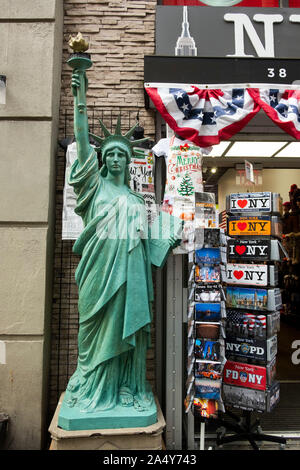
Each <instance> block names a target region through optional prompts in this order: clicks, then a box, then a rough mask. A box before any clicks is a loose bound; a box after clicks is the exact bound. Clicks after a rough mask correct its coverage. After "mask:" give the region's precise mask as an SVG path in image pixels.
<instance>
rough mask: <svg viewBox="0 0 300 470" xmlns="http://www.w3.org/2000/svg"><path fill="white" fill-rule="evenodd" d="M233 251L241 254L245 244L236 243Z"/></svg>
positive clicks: (244, 249)
mask: <svg viewBox="0 0 300 470" xmlns="http://www.w3.org/2000/svg"><path fill="white" fill-rule="evenodd" d="M235 251H236V252H237V254H238V255H243V254H244V253H245V251H246V247H245V245H237V246H236V247H235Z"/></svg>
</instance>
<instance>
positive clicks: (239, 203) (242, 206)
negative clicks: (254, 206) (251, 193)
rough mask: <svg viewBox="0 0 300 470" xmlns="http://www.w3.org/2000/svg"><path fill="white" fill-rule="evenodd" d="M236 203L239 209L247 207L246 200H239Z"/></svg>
mask: <svg viewBox="0 0 300 470" xmlns="http://www.w3.org/2000/svg"><path fill="white" fill-rule="evenodd" d="M237 203H238V206H240V208H241V209H244V207H245V206H246V205H247V199H239V200H238V202H237Z"/></svg>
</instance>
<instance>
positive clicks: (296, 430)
mask: <svg viewBox="0 0 300 470" xmlns="http://www.w3.org/2000/svg"><path fill="white" fill-rule="evenodd" d="M252 138H255V136H253V137H252ZM299 145H300V144H299ZM299 156H300V153H299ZM247 159H249V160H251V161H252V163H253V165H254V167H255V163H256V159H255V158H248V157H247ZM208 164H209V159H206V160H205V162H204V165H205V166H208ZM211 164H213V165H214V168H216V169H217V170H216V172H215V173H214V175H213V177H208V178H207V182H208V186H207V187H205V190H206V191H211V189H212V188H213V186H212V184H211V185H209V183H213V185H214V188H215V189H214V192H215V193H217V194H218V201H217V202H218V203H219V207H220V210H221V212H222V210H223V209H224V197H225V196H226V195H227V194H229V193H230V192H231V193H232V192H236V191H237V192H246V191H247V189H246V188H245V187H244V186H243V185H241V189H240V190H238V184H237V185H236V186H235V187H233V185H234V183H237V182H238V181H239V178H240V175H239V173H240V168H241V162H240V163H239V164H236V163H235V161H233V162H232V166H231V167H230V166H228V167H226V168H225V169H224V167H219V165H220V164H221V159H218V161H216V160H215V161H213V162H212V163H211ZM239 165H240V166H239ZM270 166H271V164H270V162H268V163H267V162H266V161H265V162H262V161H260V163H259V164H258V165H257V164H256V168H259V171H260V173H261V174H260V178H261V179H260V185H259V191H264V190H266V191H270V190H271V191H272V192H279V193H281V192H283V194H282V197H283V202H288V201H289V191H290V188H291V186H292V185H294V184H298V186H300V170H299V165H298V164H294V168H285V164H284V161H281V168H277V169H274V168H270ZM207 172H209V169H208V170H207ZM264 176H265V178H264ZM277 177H280V178H281V179H283V186H282V185H281V184H280V186H281V188H282V187H285V191H282V189H281V188H280V187H279V184H277V181H278V180H277ZM234 180H235V181H234ZM271 181H273V183H272V184H273V186H272V187H270V182H271ZM248 190H250V191H255V190H257V189H255V186H254V187H253V189H248ZM285 236H287V237H288V239H290V240H289V242H286V243H285V245H286V247H287V248H288V254H289V257H288V258H287V259H285V260H284V261H283V262H282V263H281V264H280V265H279V269H280V271H279V279H280V285H279V287H280V289H281V292H282V301H283V307H282V310H281V316H280V332H279V333H278V353H277V359H276V377H277V380H278V381H279V382H280V401H279V404H278V405H277V406H276V407H275V408H274V410H273V411H272V412H271V413H264V414H263V415H262V417H261V425H262V428H263V430H264V431H267V432H279V431H280V432H283V433H287V435H292V436H293V437H296V436H298V435H299V436H300V258H299V259H298V249H299V250H300V234H299V238H298V235H297V232H295V236H294V235H293V234H292V236H291V237H289V236H288V235H285Z"/></svg>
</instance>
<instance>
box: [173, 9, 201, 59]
mask: <svg viewBox="0 0 300 470" xmlns="http://www.w3.org/2000/svg"><path fill="white" fill-rule="evenodd" d="M189 28H190V25H189V21H188V11H187V7H186V6H184V7H183V20H182V31H181V36H179V38H178V39H177V42H176V47H175V55H176V56H196V55H197V47H196V45H195V41H194V39H193V38H192V37H191V35H190V29H189Z"/></svg>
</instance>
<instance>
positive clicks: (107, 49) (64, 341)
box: [48, 0, 156, 421]
mask: <svg viewBox="0 0 300 470" xmlns="http://www.w3.org/2000/svg"><path fill="white" fill-rule="evenodd" d="M155 7H156V1H143V0H135V1H131V0H128V1H126V0H110V1H108V0H84V1H83V0H64V13H65V15H64V43H63V63H62V88H61V106H60V134H59V139H60V141H61V140H62V139H64V138H65V137H66V136H67V137H69V138H70V140H72V136H73V96H72V94H71V90H70V79H71V69H70V68H69V67H68V65H67V64H66V60H67V58H68V56H69V54H70V49H69V47H68V39H69V35H72V36H76V34H77V33H78V32H79V31H80V32H81V33H82V35H83V36H84V38H85V39H86V40H88V42H89V44H90V48H89V52H90V53H91V58H92V61H93V67H92V68H91V69H90V70H88V72H87V73H88V80H89V88H88V93H87V105H88V113H89V118H90V121H89V122H90V127H91V128H92V131H93V132H95V133H98V132H99V135H101V131H100V129H99V127H98V126H97V122H98V121H97V118H98V117H100V118H101V119H102V120H103V121H104V123H105V124H106V126H107V127H108V128H110V129H114V125H115V122H116V118H117V116H118V114H121V116H122V128H123V132H124V131H125V130H128V129H129V127H130V126H132V125H133V124H134V123H135V122H136V116H137V113H138V112H139V119H140V125H142V126H143V127H144V129H145V136H147V137H150V138H152V139H154V132H155V122H154V115H153V111H147V110H145V105H144V87H143V83H144V81H143V67H144V55H147V54H153V53H154V29H155ZM56 163H57V172H56V229H55V237H56V241H55V259H54V262H55V266H54V291H53V307H52V347H51V370H50V402H49V407H48V412H49V415H48V420H49V421H50V420H51V418H52V416H53V413H54V410H55V408H56V405H57V402H58V398H59V396H60V394H61V392H63V391H64V390H65V388H66V385H67V383H68V379H69V377H70V376H71V374H72V373H73V371H74V370H75V368H76V362H77V333H78V311H77V287H76V284H75V280H74V274H75V269H76V266H77V264H78V261H79V258H78V257H77V256H75V255H74V254H73V253H72V246H73V242H72V241H69V240H66V241H62V240H61V229H62V227H61V219H62V198H63V186H64V178H65V154H64V151H63V150H62V149H61V150H60V151H59V152H58V154H57V159H56ZM154 325H155V321H154V322H153V348H151V349H150V350H149V353H148V365H147V370H148V379H149V381H150V382H151V384H152V385H153V387H155V373H154V360H155V357H154V356H155V348H154V346H155V345H154V341H155V335H154Z"/></svg>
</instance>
